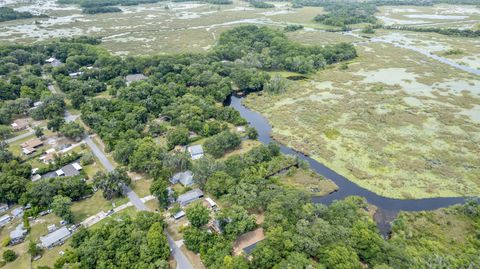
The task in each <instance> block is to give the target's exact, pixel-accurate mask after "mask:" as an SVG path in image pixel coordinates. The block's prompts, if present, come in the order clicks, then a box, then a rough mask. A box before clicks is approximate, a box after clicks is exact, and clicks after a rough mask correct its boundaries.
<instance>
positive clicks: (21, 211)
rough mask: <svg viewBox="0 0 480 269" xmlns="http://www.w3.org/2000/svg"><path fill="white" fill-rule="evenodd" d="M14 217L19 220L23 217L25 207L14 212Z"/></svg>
mask: <svg viewBox="0 0 480 269" xmlns="http://www.w3.org/2000/svg"><path fill="white" fill-rule="evenodd" d="M11 213H12V215H13V217H14V218H19V217H22V216H23V207H17V208H15V209H13V210H12V212H11Z"/></svg>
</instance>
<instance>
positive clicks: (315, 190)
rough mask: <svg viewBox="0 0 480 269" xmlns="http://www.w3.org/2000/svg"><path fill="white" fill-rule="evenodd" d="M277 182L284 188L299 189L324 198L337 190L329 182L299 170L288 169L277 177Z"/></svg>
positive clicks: (311, 172) (308, 171)
mask: <svg viewBox="0 0 480 269" xmlns="http://www.w3.org/2000/svg"><path fill="white" fill-rule="evenodd" d="M278 180H279V182H280V183H281V184H284V185H285V186H290V187H293V188H296V189H299V190H301V191H304V192H305V193H307V194H308V195H312V196H324V195H327V194H329V193H331V192H333V191H335V190H337V189H338V187H337V185H335V183H333V182H332V181H331V180H328V179H326V178H324V177H322V176H320V175H318V174H317V173H315V172H313V171H310V170H306V169H300V168H290V170H289V171H288V172H287V173H285V174H284V175H281V176H279V179H278Z"/></svg>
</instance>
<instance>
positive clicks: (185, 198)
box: [178, 189, 203, 204]
mask: <svg viewBox="0 0 480 269" xmlns="http://www.w3.org/2000/svg"><path fill="white" fill-rule="evenodd" d="M202 196H203V192H202V191H201V190H200V189H193V190H191V191H188V192H186V193H184V194H182V195H179V196H178V202H180V203H181V204H183V203H187V202H189V201H192V200H195V199H198V198H200V197H202Z"/></svg>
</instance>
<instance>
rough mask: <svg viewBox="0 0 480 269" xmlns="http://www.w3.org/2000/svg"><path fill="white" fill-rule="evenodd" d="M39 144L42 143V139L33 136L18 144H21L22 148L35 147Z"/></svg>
mask: <svg viewBox="0 0 480 269" xmlns="http://www.w3.org/2000/svg"><path fill="white" fill-rule="evenodd" d="M41 145H43V142H42V140H40V139H38V138H33V139H30V140H28V141H27V142H24V143H22V144H21V145H20V146H22V148H36V147H38V146H41Z"/></svg>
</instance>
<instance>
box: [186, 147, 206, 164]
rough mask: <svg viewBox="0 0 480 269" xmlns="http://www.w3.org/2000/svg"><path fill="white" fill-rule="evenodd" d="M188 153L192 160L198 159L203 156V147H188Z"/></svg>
mask: <svg viewBox="0 0 480 269" xmlns="http://www.w3.org/2000/svg"><path fill="white" fill-rule="evenodd" d="M188 153H190V157H192V160H197V159H200V158H202V157H203V147H202V145H195V146H191V147H188Z"/></svg>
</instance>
